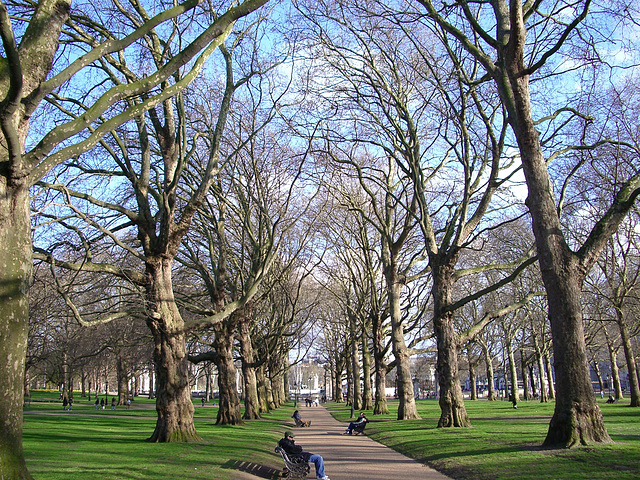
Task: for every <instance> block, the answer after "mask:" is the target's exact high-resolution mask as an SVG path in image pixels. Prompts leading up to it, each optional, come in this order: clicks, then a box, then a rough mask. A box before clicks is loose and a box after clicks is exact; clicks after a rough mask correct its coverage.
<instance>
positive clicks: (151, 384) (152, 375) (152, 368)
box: [96, 363, 156, 400]
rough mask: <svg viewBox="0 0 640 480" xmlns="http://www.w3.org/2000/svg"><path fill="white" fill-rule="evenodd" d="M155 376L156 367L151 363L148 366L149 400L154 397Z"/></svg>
mask: <svg viewBox="0 0 640 480" xmlns="http://www.w3.org/2000/svg"><path fill="white" fill-rule="evenodd" d="M155 376H156V367H155V365H154V364H153V363H152V364H151V365H150V366H149V400H152V399H154V398H156V388H155V382H154V378H155ZM97 391H98V389H97V388H96V392H97Z"/></svg>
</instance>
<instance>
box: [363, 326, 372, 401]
mask: <svg viewBox="0 0 640 480" xmlns="http://www.w3.org/2000/svg"><path fill="white" fill-rule="evenodd" d="M362 378H363V386H364V389H363V392H362V409H363V410H371V409H372V408H373V395H372V393H371V352H370V350H369V342H368V341H367V332H366V324H365V325H363V327H362Z"/></svg>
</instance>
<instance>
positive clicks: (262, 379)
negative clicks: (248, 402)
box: [256, 365, 273, 414]
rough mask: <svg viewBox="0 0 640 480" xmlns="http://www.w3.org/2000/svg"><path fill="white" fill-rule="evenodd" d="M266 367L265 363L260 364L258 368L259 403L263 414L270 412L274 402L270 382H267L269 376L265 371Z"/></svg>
mask: <svg viewBox="0 0 640 480" xmlns="http://www.w3.org/2000/svg"><path fill="white" fill-rule="evenodd" d="M265 368H266V367H265V365H260V366H259V367H258V368H257V369H256V383H257V384H258V405H259V412H260V413H261V414H262V413H267V412H269V411H270V410H271V405H272V404H273V394H272V393H271V389H270V388H269V384H268V382H267V377H266V375H265V373H264V371H265ZM270 397H271V398H270Z"/></svg>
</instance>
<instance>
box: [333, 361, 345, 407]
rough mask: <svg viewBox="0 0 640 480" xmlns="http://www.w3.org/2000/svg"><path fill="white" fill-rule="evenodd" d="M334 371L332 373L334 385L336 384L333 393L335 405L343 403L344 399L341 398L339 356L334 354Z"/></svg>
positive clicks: (340, 363)
mask: <svg viewBox="0 0 640 480" xmlns="http://www.w3.org/2000/svg"><path fill="white" fill-rule="evenodd" d="M335 356H336V361H335V365H336V370H335V371H334V372H333V378H334V380H333V381H334V383H335V384H336V388H335V389H334V391H333V401H334V402H337V403H343V402H344V399H343V397H342V362H341V361H340V358H338V357H339V355H338V354H337V353H336V354H335Z"/></svg>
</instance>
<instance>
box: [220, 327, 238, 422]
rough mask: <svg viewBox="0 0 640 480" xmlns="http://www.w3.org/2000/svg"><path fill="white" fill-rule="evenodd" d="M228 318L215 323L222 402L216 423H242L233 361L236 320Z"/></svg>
mask: <svg viewBox="0 0 640 480" xmlns="http://www.w3.org/2000/svg"><path fill="white" fill-rule="evenodd" d="M232 317H233V315H232V316H231V317H230V318H227V319H226V320H224V321H223V322H220V323H218V324H216V325H215V327H214V329H215V333H216V336H215V340H214V349H215V351H216V360H215V362H216V367H218V391H219V393H220V398H219V400H220V402H219V407H218V417H217V418H216V425H241V424H242V423H244V422H243V421H242V417H241V415H240V399H239V398H238V384H237V380H236V374H237V370H236V366H235V365H234V363H233V338H234V330H235V322H234V321H233V319H232Z"/></svg>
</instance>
